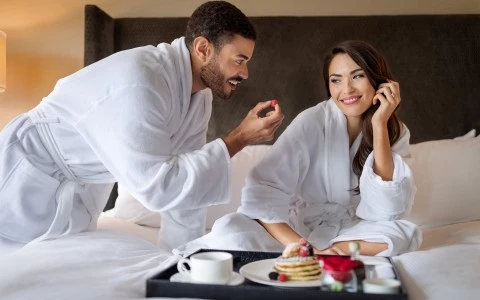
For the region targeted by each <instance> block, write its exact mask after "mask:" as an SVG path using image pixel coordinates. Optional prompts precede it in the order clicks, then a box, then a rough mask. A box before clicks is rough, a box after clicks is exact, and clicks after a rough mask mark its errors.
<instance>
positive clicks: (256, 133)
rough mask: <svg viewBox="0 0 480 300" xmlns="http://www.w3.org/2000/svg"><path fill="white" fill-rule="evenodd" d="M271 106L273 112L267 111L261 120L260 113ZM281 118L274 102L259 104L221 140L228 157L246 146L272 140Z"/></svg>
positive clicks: (279, 109) (278, 106) (277, 106)
mask: <svg viewBox="0 0 480 300" xmlns="http://www.w3.org/2000/svg"><path fill="white" fill-rule="evenodd" d="M272 102H273V103H272ZM272 104H273V107H274V108H275V110H272V111H269V112H268V113H267V114H266V115H265V117H263V118H262V117H261V116H260V115H261V112H262V111H263V110H264V109H266V108H268V107H270V106H272ZM283 118H284V115H283V113H282V109H281V108H280V105H278V103H277V101H276V100H269V101H265V102H259V103H258V104H257V105H256V106H255V107H254V108H253V109H251V110H250V111H249V112H248V114H247V116H246V117H245V119H243V121H242V122H241V123H240V125H238V127H237V128H235V129H234V130H233V131H232V132H230V133H229V134H228V135H227V136H226V137H225V138H224V139H223V140H224V142H225V144H226V145H227V149H228V152H229V153H230V157H232V156H234V155H235V154H236V153H237V152H238V151H240V150H242V149H243V147H245V146H247V145H251V144H257V143H261V142H266V141H271V140H273V138H274V136H275V131H277V129H278V127H279V126H280V125H281V124H282V121H283Z"/></svg>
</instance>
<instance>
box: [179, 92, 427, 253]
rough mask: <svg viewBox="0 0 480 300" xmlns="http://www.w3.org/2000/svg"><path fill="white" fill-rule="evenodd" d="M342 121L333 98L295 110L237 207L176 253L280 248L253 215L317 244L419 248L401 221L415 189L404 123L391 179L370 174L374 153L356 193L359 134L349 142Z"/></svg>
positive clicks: (413, 230) (414, 233)
mask: <svg viewBox="0 0 480 300" xmlns="http://www.w3.org/2000/svg"><path fill="white" fill-rule="evenodd" d="M346 125H347V124H346V118H345V116H344V115H343V113H342V111H341V110H340V109H339V108H338V107H337V106H336V104H335V103H334V100H328V101H324V102H322V103H320V104H318V105H317V106H315V107H312V108H309V109H307V110H305V111H303V112H302V113H300V114H299V115H298V116H297V117H296V118H295V120H294V121H293V122H292V123H291V124H290V125H289V126H288V128H287V129H286V130H285V132H284V133H283V134H282V135H281V136H280V137H279V139H278V140H277V142H276V143H275V144H274V145H273V147H272V149H271V150H270V151H269V152H268V154H267V155H266V156H265V157H264V159H263V160H262V161H261V162H260V163H259V164H258V165H257V166H255V167H254V168H253V169H252V171H251V172H250V174H249V176H248V177H247V182H246V186H245V187H244V189H243V191H242V205H241V206H240V208H239V209H238V212H239V213H236V214H230V215H227V216H225V217H223V218H221V219H219V220H217V222H216V223H215V224H214V226H213V228H212V232H211V233H209V234H208V235H206V236H205V237H202V238H200V239H198V240H196V241H193V242H191V243H189V244H187V245H184V246H182V247H180V248H178V249H176V250H175V252H177V253H189V252H191V251H194V250H195V249H196V248H206V247H208V248H220V247H223V248H225V247H228V248H230V249H238V250H241V249H243V250H256V251H282V250H283V245H281V244H280V243H279V242H278V241H276V240H275V239H273V238H272V237H271V236H270V235H269V234H268V233H267V232H266V230H264V229H263V227H262V226H260V225H259V224H258V223H257V222H255V221H252V219H260V220H262V221H263V222H266V223H287V224H289V225H290V226H291V227H292V228H293V229H294V230H295V231H296V232H297V233H298V234H300V235H301V236H302V237H305V238H307V239H308V240H309V241H310V242H311V243H312V244H313V245H314V246H315V247H316V248H318V249H324V248H326V247H328V246H330V245H332V244H333V243H335V242H338V241H346V240H365V241H371V242H383V243H387V244H388V250H386V251H384V252H382V253H381V255H396V254H398V253H402V252H407V251H413V250H415V249H417V248H418V247H419V245H420V243H421V232H420V231H419V230H418V228H417V226H416V225H415V224H413V223H411V222H408V221H405V220H399V219H400V218H401V217H402V216H405V215H406V214H407V213H408V212H409V211H410V209H411V207H412V203H413V198H414V195H415V191H416V188H415V185H414V182H413V177H412V173H411V171H410V169H409V167H408V166H407V164H406V163H405V162H404V161H403V159H402V156H406V155H408V154H409V151H408V146H409V138H410V133H409V131H408V129H407V128H406V127H405V126H403V128H402V134H401V137H400V139H399V140H398V141H397V142H396V143H395V144H394V145H393V147H392V150H393V160H394V173H393V179H392V181H384V180H382V179H381V177H379V176H378V175H376V174H375V173H374V171H373V152H372V153H370V155H369V156H368V158H367V160H366V162H365V166H364V168H363V172H362V175H361V177H360V190H361V194H360V195H355V194H354V193H353V192H352V191H351V189H353V188H355V187H356V186H357V184H358V179H357V176H356V175H355V174H354V173H353V170H352V160H353V157H354V156H355V153H356V152H357V149H358V147H359V144H360V141H361V137H362V136H361V135H359V136H358V137H357V139H356V140H355V142H354V143H353V145H352V146H351V147H349V137H348V133H347V127H346Z"/></svg>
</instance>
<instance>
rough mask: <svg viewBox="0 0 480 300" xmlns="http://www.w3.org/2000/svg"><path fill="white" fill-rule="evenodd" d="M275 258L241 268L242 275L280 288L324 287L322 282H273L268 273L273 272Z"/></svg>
mask: <svg viewBox="0 0 480 300" xmlns="http://www.w3.org/2000/svg"><path fill="white" fill-rule="evenodd" d="M274 264H275V258H272V259H264V260H257V261H254V262H251V263H249V264H246V265H244V266H243V267H241V268H240V274H242V275H243V276H245V278H247V279H249V280H251V281H253V282H256V283H261V284H267V285H273V286H280V287H318V286H321V285H322V281H321V280H311V281H285V282H281V281H278V280H271V279H270V278H268V273H270V272H272V271H273V265H274Z"/></svg>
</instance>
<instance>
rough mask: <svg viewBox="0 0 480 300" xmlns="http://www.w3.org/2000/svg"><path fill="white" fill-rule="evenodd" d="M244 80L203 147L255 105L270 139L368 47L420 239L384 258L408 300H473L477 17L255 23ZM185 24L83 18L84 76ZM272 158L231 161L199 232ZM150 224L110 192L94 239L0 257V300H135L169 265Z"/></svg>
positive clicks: (478, 151) (479, 150)
mask: <svg viewBox="0 0 480 300" xmlns="http://www.w3.org/2000/svg"><path fill="white" fill-rule="evenodd" d="M251 20H252V22H253V24H254V26H255V27H256V29H257V32H258V41H257V43H256V48H255V53H254V57H253V59H252V61H251V62H250V63H249V64H250V66H249V71H250V78H249V80H247V81H246V82H245V83H243V84H242V85H243V86H242V87H241V88H240V89H239V90H238V91H237V92H238V93H237V94H236V95H235V96H234V97H233V99H232V100H231V101H227V102H226V101H221V100H219V99H216V98H215V99H214V105H213V107H214V110H213V113H212V118H211V121H210V126H209V132H208V140H212V139H214V138H216V137H221V136H223V135H225V134H226V133H227V132H228V131H229V130H231V129H232V128H233V127H234V126H235V125H236V124H238V123H239V121H240V119H241V118H242V117H243V116H244V115H245V114H246V112H247V111H248V110H249V109H250V108H251V107H252V106H253V105H254V104H255V103H256V102H258V101H263V100H268V99H278V100H279V102H280V104H281V105H282V108H283V110H284V112H285V116H286V118H285V120H284V123H283V125H282V127H281V128H280V129H279V131H280V132H281V131H283V130H284V129H285V127H286V126H287V125H288V124H289V123H290V121H291V120H292V119H293V118H294V117H295V116H296V115H297V114H298V113H299V112H300V111H302V110H304V109H305V108H307V107H310V106H312V105H315V104H316V103H318V102H319V101H322V100H324V99H325V97H326V93H325V90H324V87H323V84H322V79H321V77H322V74H321V72H322V70H321V64H322V59H323V53H324V52H325V51H326V50H327V49H328V48H329V47H330V46H332V45H333V44H335V43H336V42H338V41H341V40H346V39H362V40H366V41H368V42H370V43H372V44H373V45H374V46H375V47H376V48H377V49H378V50H379V51H380V52H382V53H383V54H384V55H385V56H386V58H387V59H388V61H389V63H390V65H391V67H392V70H393V73H394V75H395V77H396V79H397V80H398V81H399V82H400V85H401V91H402V99H403V101H402V106H401V109H400V112H399V113H400V117H401V118H402V120H403V121H404V122H405V123H406V124H407V126H408V127H409V129H410V131H411V134H412V138H411V143H412V147H411V156H410V157H409V158H408V160H409V161H408V163H409V164H410V166H411V168H412V171H413V174H414V176H415V180H416V183H417V187H418V192H417V196H416V199H415V204H414V207H413V210H412V213H411V215H410V216H409V219H410V220H412V221H414V222H416V223H417V224H418V225H420V226H421V227H422V231H423V234H424V241H423V245H422V247H421V248H420V249H419V250H418V251H415V252H411V253H405V254H402V255H399V256H396V257H394V258H393V260H394V261H395V263H396V265H397V266H398V269H399V271H400V273H401V277H402V279H403V281H404V283H405V285H406V288H407V290H408V294H409V299H414V300H420V299H453V298H456V299H476V298H477V297H478V295H479V294H480V287H479V286H478V281H479V279H480V275H479V273H478V270H479V269H480V197H479V191H478V188H477V182H479V181H480V168H479V166H480V137H477V135H476V132H475V129H476V130H480V117H479V116H480V114H479V112H480V101H478V95H480V72H479V71H478V70H479V69H480V34H479V32H480V15H411V16H365V17H254V18H251ZM186 22H187V19H186V18H117V19H115V18H112V17H110V16H109V15H108V14H107V13H105V12H104V11H102V10H101V9H100V8H99V7H97V6H94V5H87V6H86V7H85V65H88V64H91V63H93V62H95V61H98V60H99V59H102V58H104V57H106V56H108V55H110V54H112V53H114V52H116V51H120V50H124V49H129V48H132V47H137V46H142V45H147V44H152V45H156V44H158V43H159V42H170V41H172V40H173V39H174V38H175V37H178V36H181V35H183V31H184V28H185V25H186ZM270 147H271V146H270V145H269V144H265V145H253V146H248V147H246V148H245V149H244V150H242V151H241V152H240V153H238V154H237V155H236V156H235V157H234V158H233V159H232V182H231V185H232V186H231V194H230V202H229V203H228V204H226V205H220V206H214V207H212V208H210V209H209V216H208V222H207V223H208V224H207V225H208V226H211V225H212V224H213V222H214V220H215V219H217V218H218V217H220V216H222V215H224V214H226V213H229V212H232V211H235V210H236V208H237V207H238V203H239V201H240V200H239V197H240V190H241V187H242V186H243V184H244V179H245V176H246V174H247V173H248V171H249V169H250V168H251V166H252V165H254V164H255V163H256V162H258V161H259V160H260V159H261V158H262V157H263V156H264V155H265V154H266V153H268V150H269V148H270ZM157 224H159V216H158V214H156V213H153V212H149V211H148V210H146V209H145V208H143V207H142V206H141V205H140V204H139V203H137V202H135V200H134V199H132V198H131V197H129V196H128V194H127V193H122V191H121V190H120V195H119V194H118V189H117V187H115V188H114V190H113V191H112V195H111V196H110V199H109V202H108V204H107V207H106V208H105V212H104V213H103V214H102V216H101V217H100V219H99V223H98V230H96V231H92V232H85V233H81V234H77V235H71V236H67V237H63V238H61V239H58V240H47V241H43V242H38V243H34V244H30V245H28V246H27V247H24V248H22V249H20V250H19V251H17V252H15V253H14V254H11V255H9V256H2V257H0V270H1V272H0V298H1V299H32V298H36V299H47V298H48V299H141V298H144V297H145V295H146V290H145V286H146V285H145V282H146V280H147V279H148V278H150V277H151V276H152V275H154V274H156V273H158V272H159V271H161V270H163V269H165V268H166V267H168V266H170V265H172V264H173V263H175V262H176V260H177V259H178V258H177V257H175V256H174V255H172V254H171V253H169V252H168V251H164V250H162V249H159V248H158V247H157V245H156V243H157V240H156V239H157V233H158V225H157Z"/></svg>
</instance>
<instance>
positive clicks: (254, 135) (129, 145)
mask: <svg viewBox="0 0 480 300" xmlns="http://www.w3.org/2000/svg"><path fill="white" fill-rule="evenodd" d="M255 37H256V34H255V30H254V28H253V26H252V25H251V24H250V23H249V21H248V19H247V18H246V17H245V15H244V14H243V13H242V12H241V11H240V10H238V9H237V8H236V7H235V6H233V5H231V4H229V3H227V2H223V1H213V2H207V3H205V4H203V5H201V6H200V7H198V8H197V9H196V10H195V12H194V13H193V14H192V16H191V18H190V20H189V22H188V25H187V30H186V34H185V38H183V37H182V38H179V39H176V40H174V41H173V42H172V43H171V44H166V43H162V44H160V45H158V46H157V47H153V46H145V47H139V48H135V49H131V50H126V51H122V52H118V53H116V54H113V55H111V56H109V57H107V58H105V59H103V60H101V61H99V62H97V63H95V64H92V65H90V66H88V67H85V68H83V69H82V70H80V71H78V72H76V73H74V74H72V75H70V76H68V77H66V78H63V79H61V80H59V81H58V82H57V84H56V86H55V88H54V90H53V91H52V93H50V95H48V96H47V97H46V98H44V99H43V101H42V102H41V103H40V104H39V105H38V106H37V107H35V108H34V109H32V110H31V111H29V112H28V113H25V114H23V115H21V116H19V117H17V118H16V119H14V120H13V121H11V122H10V123H9V124H8V125H7V126H6V127H5V128H4V130H3V131H2V132H1V133H0V248H2V246H3V248H7V247H10V248H11V247H18V246H21V245H23V244H25V243H28V242H30V241H32V240H35V239H37V240H41V239H46V238H55V237H59V236H61V235H65V234H69V233H76V232H81V231H84V230H92V229H94V228H95V227H96V221H97V219H98V216H99V214H100V212H101V211H102V209H103V207H104V206H105V202H106V200H107V198H108V194H109V193H110V191H111V188H112V183H113V182H116V181H118V182H119V183H120V184H121V185H122V186H123V187H124V188H126V189H127V190H128V191H129V192H130V193H132V195H133V196H135V197H136V198H137V199H138V200H139V201H140V202H141V203H142V204H143V205H145V206H146V207H148V208H149V209H151V210H155V211H163V212H165V216H166V217H165V220H170V222H166V228H165V230H168V228H169V227H171V228H172V235H178V234H182V233H185V230H183V231H182V230H181V229H180V231H178V232H177V230H176V229H175V226H174V225H175V219H176V218H184V217H186V216H188V215H192V220H193V221H192V224H196V225H198V224H199V223H201V222H202V221H201V220H202V216H203V215H204V214H205V207H207V206H209V205H214V204H219V203H222V202H224V201H225V199H227V193H228V183H229V159H230V157H231V156H233V155H235V153H237V152H238V151H239V150H241V149H242V148H243V147H244V146H246V145H248V144H251V143H258V142H262V141H267V140H271V139H272V138H273V135H274V133H275V131H276V130H277V128H278V126H280V124H281V122H282V120H283V114H282V112H281V109H280V107H279V106H278V104H277V105H275V111H272V112H269V113H268V114H267V116H266V117H263V118H261V117H260V112H261V111H262V110H263V109H265V108H266V107H268V106H270V105H271V103H270V101H267V102H263V103H259V104H258V105H257V106H256V107H255V108H253V109H252V110H251V111H250V112H249V113H248V115H247V116H246V117H245V119H244V120H243V121H242V122H241V123H240V125H239V126H238V127H237V128H236V129H234V130H233V131H232V132H231V133H229V134H228V135H227V136H226V137H224V138H223V139H217V140H214V141H212V142H210V143H208V144H206V131H207V125H208V120H209V118H210V114H211V104H212V92H213V93H215V94H217V95H219V96H221V97H223V98H229V97H230V96H231V95H232V93H233V92H234V91H235V89H236V87H237V86H238V84H240V83H241V81H242V80H244V79H247V77H248V69H247V62H248V61H249V59H250V58H251V56H252V53H253V49H254V45H255ZM169 212H171V213H169ZM203 219H204V216H203ZM203 222H204V221H203ZM193 235H195V234H193ZM0 250H1V249H0Z"/></svg>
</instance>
